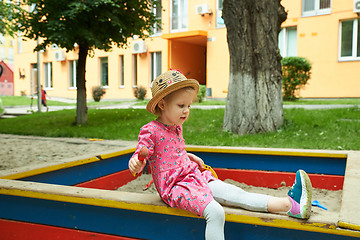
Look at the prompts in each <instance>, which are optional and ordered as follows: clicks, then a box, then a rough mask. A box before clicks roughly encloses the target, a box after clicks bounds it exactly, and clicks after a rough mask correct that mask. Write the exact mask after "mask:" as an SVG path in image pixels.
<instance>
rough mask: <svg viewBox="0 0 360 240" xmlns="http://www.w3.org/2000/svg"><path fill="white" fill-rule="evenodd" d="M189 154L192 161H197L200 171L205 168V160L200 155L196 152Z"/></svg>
mask: <svg viewBox="0 0 360 240" xmlns="http://www.w3.org/2000/svg"><path fill="white" fill-rule="evenodd" d="M188 156H189V158H190V160H191V161H193V162H195V163H197V165H198V166H199V169H200V171H203V170H204V161H203V160H202V159H201V158H199V157H198V156H196V155H195V154H192V153H188Z"/></svg>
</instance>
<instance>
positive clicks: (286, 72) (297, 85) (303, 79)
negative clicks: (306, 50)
mask: <svg viewBox="0 0 360 240" xmlns="http://www.w3.org/2000/svg"><path fill="white" fill-rule="evenodd" d="M281 65H282V78H283V99H284V100H286V101H294V100H296V99H297V97H296V96H295V95H296V94H297V91H298V90H300V89H301V88H302V87H303V86H305V85H306V84H307V82H308V80H309V79H310V75H311V72H310V70H311V64H310V63H309V62H308V61H307V60H306V59H305V58H302V57H285V58H283V59H282V60H281Z"/></svg>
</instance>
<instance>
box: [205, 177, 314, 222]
mask: <svg viewBox="0 0 360 240" xmlns="http://www.w3.org/2000/svg"><path fill="white" fill-rule="evenodd" d="M208 186H209V188H210V189H211V191H212V192H213V196H214V198H215V200H216V201H218V202H219V203H221V204H223V205H228V206H234V207H241V208H244V209H247V210H251V211H258V212H272V213H275V212H287V213H288V215H290V216H292V217H296V218H301V219H307V218H309V217H310V214H311V200H312V186H311V181H310V179H309V176H308V175H307V174H306V172H305V171H303V170H299V171H297V172H296V177H295V181H294V185H293V186H292V187H291V189H290V190H289V192H288V196H287V197H285V198H277V197H272V196H268V195H263V194H257V193H248V192H246V191H244V190H243V189H241V188H239V187H236V186H234V185H232V184H228V183H225V182H223V181H220V180H216V181H212V182H210V183H208Z"/></svg>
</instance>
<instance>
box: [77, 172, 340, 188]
mask: <svg viewBox="0 0 360 240" xmlns="http://www.w3.org/2000/svg"><path fill="white" fill-rule="evenodd" d="M214 170H215V172H216V173H217V175H218V177H219V179H221V180H225V179H232V180H235V181H238V182H241V183H245V184H247V185H252V186H257V187H268V188H279V187H281V186H283V184H285V185H286V186H292V184H293V182H294V179H295V173H291V172H273V171H271V172H268V171H259V170H242V169H223V168H216V169H214ZM309 177H310V179H311V183H312V185H313V187H314V188H320V189H327V190H341V189H342V188H343V183H344V176H339V175H324V174H321V175H320V174H309ZM134 179H135V178H134V176H133V175H132V174H131V172H130V171H129V170H124V171H121V172H117V173H114V174H111V175H107V176H104V177H101V178H97V179H93V180H91V181H88V182H85V183H81V184H78V185H76V186H78V187H87V188H96V189H106V190H115V189H117V188H119V187H121V186H123V185H125V184H127V183H128V182H129V181H132V180H134Z"/></svg>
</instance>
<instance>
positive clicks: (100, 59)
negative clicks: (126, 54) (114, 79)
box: [99, 56, 109, 88]
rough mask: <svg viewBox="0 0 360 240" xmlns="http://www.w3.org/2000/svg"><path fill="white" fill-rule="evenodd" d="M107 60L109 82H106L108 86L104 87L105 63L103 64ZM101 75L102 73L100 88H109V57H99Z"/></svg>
mask: <svg viewBox="0 0 360 240" xmlns="http://www.w3.org/2000/svg"><path fill="white" fill-rule="evenodd" d="M105 59H106V76H107V80H106V82H107V84H106V85H104V84H103V83H104V82H103V76H104V74H103V64H104V63H105V62H103V60H105ZM99 68H100V69H99V73H100V79H99V80H100V86H101V87H103V88H109V57H107V56H106V57H99Z"/></svg>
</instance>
